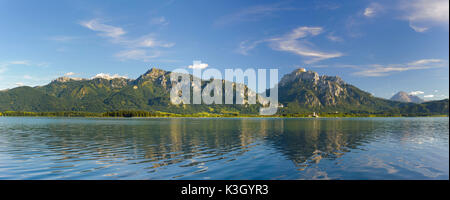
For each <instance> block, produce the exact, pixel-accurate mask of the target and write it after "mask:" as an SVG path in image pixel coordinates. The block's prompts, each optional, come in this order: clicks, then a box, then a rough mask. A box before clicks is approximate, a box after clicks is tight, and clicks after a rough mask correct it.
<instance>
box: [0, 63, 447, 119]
mask: <svg viewBox="0 0 450 200" xmlns="http://www.w3.org/2000/svg"><path fill="white" fill-rule="evenodd" d="M170 73H171V72H169V71H164V70H161V69H156V68H152V69H151V70H149V71H147V72H146V73H144V74H143V75H141V76H139V77H138V78H137V79H127V78H124V77H107V76H101V77H96V78H93V79H79V78H76V79H75V78H68V77H61V78H58V79H56V80H54V81H52V82H51V83H49V84H47V85H44V86H38V87H27V86H23V87H17V88H13V89H9V90H4V91H0V112H4V111H29V112H56V111H74V112H80V111H81V112H108V111H117V110H142V111H161V112H170V113H179V114H192V113H217V114H232V115H238V114H258V113H259V107H260V106H261V105H260V104H255V105H248V104H244V105H214V104H213V105H205V104H201V105H192V104H189V105H188V104H185V105H173V104H171V103H170V89H171V87H172V83H171V82H170ZM190 77H191V79H193V78H194V77H192V76H191V75H190ZM208 82H209V81H202V86H201V87H202V88H203V87H205V86H206V84H207V83H208ZM224 82H225V81H222V83H224ZM278 86H279V95H278V96H279V102H280V105H282V106H280V108H279V109H278V114H298V113H311V112H321V113H323V112H325V113H403V114H408V113H422V114H448V100H442V101H433V102H426V103H422V104H413V103H404V102H398V101H391V100H387V99H382V98H378V97H374V96H372V95H371V94H370V93H368V92H365V91H362V90H360V89H358V88H357V87H355V86H353V85H350V84H347V83H345V82H344V81H343V80H342V79H341V78H339V77H336V76H326V75H321V76H319V74H318V73H316V72H313V71H306V70H304V69H298V70H295V71H293V72H292V73H290V74H287V75H285V76H284V77H283V78H282V79H281V81H280V82H279V85H278ZM245 90H246V91H250V92H252V93H254V92H253V91H251V90H250V89H249V88H247V87H246V86H245Z"/></svg>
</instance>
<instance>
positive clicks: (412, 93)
mask: <svg viewBox="0 0 450 200" xmlns="http://www.w3.org/2000/svg"><path fill="white" fill-rule="evenodd" d="M424 93H425V92H422V91H412V92H410V93H408V94H409V95H421V94H424Z"/></svg>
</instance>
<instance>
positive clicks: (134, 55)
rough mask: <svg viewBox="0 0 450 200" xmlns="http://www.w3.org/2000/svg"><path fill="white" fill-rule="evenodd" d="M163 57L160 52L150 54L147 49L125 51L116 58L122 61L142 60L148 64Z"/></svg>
mask: <svg viewBox="0 0 450 200" xmlns="http://www.w3.org/2000/svg"><path fill="white" fill-rule="evenodd" d="M160 55H161V53H160V52H158V51H154V52H153V53H149V52H148V51H147V50H145V49H130V50H124V51H121V52H119V53H117V54H116V55H115V56H116V57H117V58H119V59H120V60H140V61H144V62H148V61H150V60H151V59H154V58H157V57H159V56H160Z"/></svg>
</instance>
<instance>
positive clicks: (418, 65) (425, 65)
mask: <svg viewBox="0 0 450 200" xmlns="http://www.w3.org/2000/svg"><path fill="white" fill-rule="evenodd" d="M444 64H445V61H444V60H440V59H422V60H416V61H413V62H409V63H404V64H387V65H380V64H372V65H367V66H355V68H356V69H359V70H360V71H358V72H354V73H353V74H354V75H359V76H369V77H376V76H388V75H391V74H392V73H396V72H404V71H410V70H421V69H430V68H436V67H443V66H444Z"/></svg>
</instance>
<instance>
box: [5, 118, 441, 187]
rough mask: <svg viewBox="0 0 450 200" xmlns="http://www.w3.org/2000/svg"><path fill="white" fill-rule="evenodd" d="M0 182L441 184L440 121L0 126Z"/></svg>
mask: <svg viewBox="0 0 450 200" xmlns="http://www.w3.org/2000/svg"><path fill="white" fill-rule="evenodd" d="M0 179H158V180H161V179H163V180H166V179H200V180H205V179H258V180H259V179H264V180H273V179H275V180H278V179H282V180H284V179H289V180H291V179H358V180H361V179H362V180H366V179H449V118H447V117H442V118H431V117H430V118H328V119H327V118H317V119H287V118H285V119H279V118H139V119H114V118H33V117H0Z"/></svg>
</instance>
